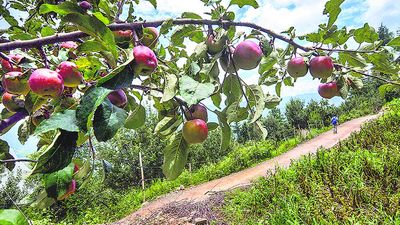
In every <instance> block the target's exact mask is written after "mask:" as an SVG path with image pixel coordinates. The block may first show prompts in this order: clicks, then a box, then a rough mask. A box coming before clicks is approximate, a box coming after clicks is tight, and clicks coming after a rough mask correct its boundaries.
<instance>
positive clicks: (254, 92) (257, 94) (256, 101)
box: [246, 84, 265, 123]
mask: <svg viewBox="0 0 400 225" xmlns="http://www.w3.org/2000/svg"><path fill="white" fill-rule="evenodd" d="M246 93H247V96H248V99H249V102H248V104H249V106H250V107H255V112H254V115H253V118H252V120H251V121H250V123H254V122H255V121H257V120H258V119H259V118H260V117H261V116H262V113H263V111H264V108H265V96H264V91H263V90H262V88H261V86H259V85H255V84H252V85H249V86H247V87H246Z"/></svg>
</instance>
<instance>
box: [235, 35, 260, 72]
mask: <svg viewBox="0 0 400 225" xmlns="http://www.w3.org/2000/svg"><path fill="white" fill-rule="evenodd" d="M262 55H263V53H262V51H261V48H260V46H259V45H258V44H256V43H254V42H252V41H249V40H246V41H242V42H240V44H238V46H236V49H235V51H234V52H233V60H234V61H235V65H236V67H238V68H240V69H244V70H251V69H254V68H256V67H257V66H258V64H259V63H260V61H261V57H262Z"/></svg>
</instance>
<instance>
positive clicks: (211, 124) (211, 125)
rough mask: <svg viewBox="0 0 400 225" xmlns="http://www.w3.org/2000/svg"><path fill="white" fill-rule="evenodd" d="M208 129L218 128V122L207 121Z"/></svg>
mask: <svg viewBox="0 0 400 225" xmlns="http://www.w3.org/2000/svg"><path fill="white" fill-rule="evenodd" d="M207 128H208V131H212V130H215V129H217V128H218V123H215V122H208V123H207Z"/></svg>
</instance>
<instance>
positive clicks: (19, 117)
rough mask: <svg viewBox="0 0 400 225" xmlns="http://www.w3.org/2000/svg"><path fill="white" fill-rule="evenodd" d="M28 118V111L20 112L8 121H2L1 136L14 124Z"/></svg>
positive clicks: (0, 122)
mask: <svg viewBox="0 0 400 225" xmlns="http://www.w3.org/2000/svg"><path fill="white" fill-rule="evenodd" d="M26 116H28V112H27V111H18V112H16V113H15V114H14V115H12V116H10V117H9V118H7V119H4V120H0V134H3V131H4V130H5V129H6V128H7V127H9V126H11V125H13V124H14V123H16V122H18V121H20V120H22V119H24V118H25V117H26Z"/></svg>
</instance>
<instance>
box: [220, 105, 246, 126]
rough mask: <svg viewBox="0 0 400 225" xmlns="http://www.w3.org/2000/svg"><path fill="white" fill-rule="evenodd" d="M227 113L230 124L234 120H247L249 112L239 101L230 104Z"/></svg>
mask: <svg viewBox="0 0 400 225" xmlns="http://www.w3.org/2000/svg"><path fill="white" fill-rule="evenodd" d="M225 113H226V115H227V123H228V124H230V123H232V122H240V121H242V120H245V119H246V118H247V116H248V115H249V113H248V112H247V109H246V108H243V107H240V104H239V102H234V103H232V104H231V105H229V106H228V107H227V108H226V110H225Z"/></svg>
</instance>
